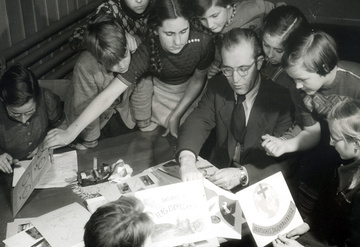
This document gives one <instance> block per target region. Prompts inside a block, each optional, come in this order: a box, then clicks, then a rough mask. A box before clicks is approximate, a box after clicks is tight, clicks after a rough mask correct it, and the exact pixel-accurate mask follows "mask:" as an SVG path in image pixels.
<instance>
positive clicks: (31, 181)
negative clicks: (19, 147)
mask: <svg viewBox="0 0 360 247" xmlns="http://www.w3.org/2000/svg"><path fill="white" fill-rule="evenodd" d="M51 154H52V150H51V151H49V149H45V150H42V148H39V149H38V152H37V154H36V155H35V156H34V158H33V159H32V161H31V163H30V165H29V166H28V167H27V168H26V170H25V172H24V174H23V175H22V176H21V177H20V179H19V181H18V183H17V184H16V186H15V187H14V189H13V193H12V210H13V215H14V216H15V215H16V214H17V213H18V212H19V210H20V209H21V207H22V206H23V205H24V203H25V202H26V200H27V199H28V198H29V196H30V195H31V193H32V192H33V190H34V189H35V187H36V185H37V184H38V182H39V181H40V179H41V178H42V176H43V175H44V174H45V173H46V172H47V170H48V169H49V168H50V166H51V165H52V164H53V159H51V157H50V155H51Z"/></svg>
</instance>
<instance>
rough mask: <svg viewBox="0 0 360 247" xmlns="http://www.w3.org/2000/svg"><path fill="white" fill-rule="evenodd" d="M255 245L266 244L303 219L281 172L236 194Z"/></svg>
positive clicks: (294, 226) (296, 225) (298, 224)
mask: <svg viewBox="0 0 360 247" xmlns="http://www.w3.org/2000/svg"><path fill="white" fill-rule="evenodd" d="M236 195H237V196H238V198H239V202H240V205H241V208H242V210H243V212H244V215H245V218H246V220H247V222H248V225H249V228H250V231H251V233H252V235H253V237H254V239H255V241H256V244H257V246H259V247H260V246H265V245H267V244H269V243H270V242H272V241H273V240H275V239H276V238H277V236H278V235H279V234H284V233H287V232H289V231H291V230H292V229H294V228H296V227H298V226H300V225H301V224H302V223H303V220H302V218H301V216H300V214H299V211H298V210H297V208H296V206H295V203H294V200H293V198H292V196H291V194H290V191H289V189H288V186H287V184H286V182H285V179H284V177H283V175H282V173H281V172H278V173H276V174H274V175H272V176H270V177H267V178H265V179H263V180H262V181H260V182H258V183H256V184H253V185H251V186H249V187H248V188H245V189H243V190H241V191H239V192H237V193H236Z"/></svg>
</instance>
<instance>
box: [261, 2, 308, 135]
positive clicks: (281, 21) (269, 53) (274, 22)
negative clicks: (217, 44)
mask: <svg viewBox="0 0 360 247" xmlns="http://www.w3.org/2000/svg"><path fill="white" fill-rule="evenodd" d="M309 28H310V25H309V23H308V21H307V20H306V17H305V16H304V14H303V13H302V12H301V11H300V10H299V9H298V8H297V7H295V6H286V5H285V6H279V7H277V8H274V9H272V10H271V11H270V12H269V13H268V15H267V16H266V17H265V20H264V25H263V29H262V47H263V51H264V54H265V61H264V63H263V67H262V68H261V75H262V76H263V77H264V78H266V79H270V80H272V81H274V82H275V83H277V84H279V85H280V86H282V87H285V88H287V89H288V90H289V93H290V95H291V97H292V98H294V99H293V101H295V102H297V101H298V102H300V103H301V98H299V97H300V96H299V94H298V92H297V91H298V90H297V89H296V87H295V82H294V80H293V79H292V78H291V77H290V76H289V75H288V74H287V73H286V71H285V70H284V69H283V67H282V66H281V60H282V57H283V54H284V50H285V47H286V45H287V42H288V40H289V38H291V37H292V36H296V35H298V36H299V35H301V34H303V32H305V31H306V30H308V29H309ZM296 98H299V99H300V100H296ZM294 117H295V119H294V120H295V124H294V126H293V127H292V128H291V129H290V130H289V131H288V132H286V134H285V135H284V136H283V138H285V139H289V138H292V137H294V136H296V135H297V134H298V133H299V132H300V131H301V128H302V120H301V116H300V110H299V109H297V107H295V111H294Z"/></svg>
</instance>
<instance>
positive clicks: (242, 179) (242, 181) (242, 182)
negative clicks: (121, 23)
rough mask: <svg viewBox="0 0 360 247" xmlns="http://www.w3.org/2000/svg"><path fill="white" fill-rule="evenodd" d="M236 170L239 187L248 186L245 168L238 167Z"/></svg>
mask: <svg viewBox="0 0 360 247" xmlns="http://www.w3.org/2000/svg"><path fill="white" fill-rule="evenodd" d="M238 169H239V171H240V185H241V186H246V185H248V184H249V176H248V173H247V170H246V168H245V167H243V166H240V167H239V168H238Z"/></svg>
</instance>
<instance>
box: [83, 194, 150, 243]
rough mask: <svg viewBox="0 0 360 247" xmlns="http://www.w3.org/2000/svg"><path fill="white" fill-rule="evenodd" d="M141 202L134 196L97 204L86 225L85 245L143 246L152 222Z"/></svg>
mask: <svg viewBox="0 0 360 247" xmlns="http://www.w3.org/2000/svg"><path fill="white" fill-rule="evenodd" d="M143 210H144V205H143V204H142V202H141V201H140V200H139V199H137V198H135V197H133V196H122V197H120V198H119V199H118V200H117V201H114V202H109V203H107V204H105V205H103V206H101V207H99V208H98V209H97V210H96V211H95V212H94V213H93V214H92V215H91V217H90V219H89V221H88V222H87V223H86V225H85V233H84V243H85V247H99V246H106V247H133V246H143V245H144V243H145V241H146V239H147V238H148V237H149V236H150V235H151V232H152V228H153V222H152V220H151V218H150V217H149V215H148V214H146V213H144V212H143Z"/></svg>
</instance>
